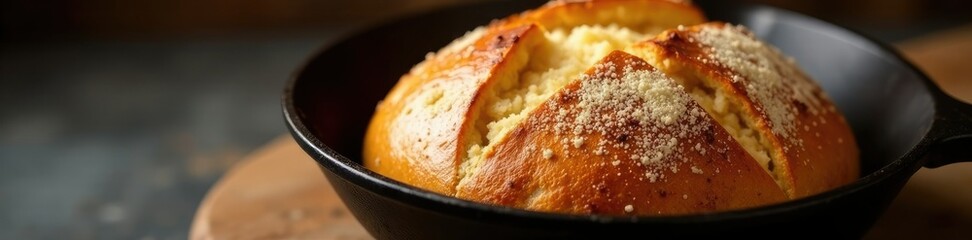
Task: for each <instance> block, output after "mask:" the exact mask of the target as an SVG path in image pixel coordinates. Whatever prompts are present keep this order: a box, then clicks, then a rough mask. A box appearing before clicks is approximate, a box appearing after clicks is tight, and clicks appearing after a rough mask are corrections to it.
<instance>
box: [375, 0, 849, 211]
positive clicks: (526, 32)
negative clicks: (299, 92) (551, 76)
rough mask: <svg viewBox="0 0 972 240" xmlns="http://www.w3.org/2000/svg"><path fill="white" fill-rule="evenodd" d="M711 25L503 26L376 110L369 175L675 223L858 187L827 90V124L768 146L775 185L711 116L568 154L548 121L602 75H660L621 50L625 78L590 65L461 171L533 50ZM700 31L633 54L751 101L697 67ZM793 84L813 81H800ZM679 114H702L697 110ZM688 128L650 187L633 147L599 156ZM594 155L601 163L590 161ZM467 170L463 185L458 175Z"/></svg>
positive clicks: (625, 16)
mask: <svg viewBox="0 0 972 240" xmlns="http://www.w3.org/2000/svg"><path fill="white" fill-rule="evenodd" d="M704 21H705V19H704V17H703V16H702V14H701V12H700V11H698V10H697V9H695V8H694V7H693V6H691V5H690V4H686V3H681V2H680V1H664V0H601V1H554V2H551V3H549V4H547V5H544V6H542V7H540V8H538V9H536V10H532V11H528V12H524V13H521V14H518V15H515V16H511V17H509V18H506V19H503V20H499V21H494V22H493V23H491V24H490V25H489V26H487V27H484V28H482V29H479V30H477V31H474V32H472V33H470V34H467V36H466V37H464V38H463V39H460V40H457V41H456V42H453V44H451V45H450V46H447V47H446V48H444V49H442V50H440V51H439V52H438V53H436V54H434V55H430V56H428V57H427V59H426V60H425V61H423V62H422V63H420V64H418V65H416V66H415V67H414V68H413V69H412V70H411V71H410V72H409V73H408V74H406V75H404V76H403V77H402V78H401V79H400V81H399V82H398V84H396V85H395V86H394V87H393V89H392V90H391V91H390V93H389V94H388V96H387V97H386V98H385V99H384V100H383V101H382V102H381V103H379V104H378V106H377V107H376V110H375V114H374V116H373V118H372V121H371V123H370V125H369V127H368V131H367V133H366V136H365V144H364V155H363V157H364V159H363V163H364V165H365V166H366V167H367V168H369V169H371V170H373V171H375V172H378V173H380V174H382V175H384V176H387V177H390V178H392V179H395V180H398V181H401V182H404V183H407V184H410V185H414V186H417V187H420V188H423V189H427V190H430V191H434V192H437V193H441V194H444V195H449V196H456V197H459V198H463V199H468V200H473V201H479V202H485V203H490V204H497V205H504V206H513V207H518V208H524V209H531V210H537V211H548V212H563V213H581V214H637V215H659V214H660V215H671V214H688V213H704V212H713V211H721V210H727V209H740V208H747V207H754V206H760V205H765V204H770V203H775V202H780V201H785V200H787V199H792V198H796V197H802V196H807V195H810V194H813V193H818V192H821V191H824V190H827V189H831V188H834V187H836V186H839V185H841V184H845V183H847V182H850V181H852V180H853V179H854V178H856V177H857V161H856V159H857V150H856V144H855V142H854V138H853V136H852V135H851V134H850V129H849V127H848V126H847V124H846V123H845V122H844V120H843V118H842V117H841V116H840V114H839V113H837V112H836V111H835V110H834V108H833V106H832V104H831V103H830V102H829V100H827V99H826V98H825V97H824V96H823V94H822V93H821V92H820V90H819V88H818V87H817V88H816V89H815V90H814V93H815V95H814V97H815V100H817V101H818V102H817V103H818V104H817V105H814V106H813V109H815V110H819V109H823V110H825V111H815V112H814V114H810V113H808V112H807V111H801V112H800V113H799V114H796V116H795V120H794V126H795V128H796V129H797V130H798V131H796V132H795V133H794V134H792V135H787V136H786V137H782V136H777V135H773V137H772V138H770V140H771V142H772V144H773V146H774V147H775V148H778V149H786V150H785V151H781V152H782V153H783V156H782V157H780V159H782V160H781V161H779V162H780V163H781V166H779V167H781V168H782V169H783V170H778V171H781V172H784V174H782V175H781V176H777V178H778V179H776V180H774V177H773V176H771V175H770V174H768V173H767V171H766V170H764V167H763V166H761V165H760V164H759V163H758V162H757V160H754V158H753V157H752V156H750V154H749V153H747V152H746V150H744V149H743V148H744V147H742V146H741V145H740V144H739V143H737V142H736V141H734V140H733V137H732V136H731V134H730V133H728V132H727V131H726V129H724V128H723V127H720V126H719V123H717V122H716V121H715V120H714V119H712V118H711V117H708V116H702V117H697V118H692V119H686V118H678V120H676V121H675V122H676V123H675V125H667V124H662V123H657V122H655V123H644V122H642V123H640V124H634V125H631V124H629V125H631V126H627V128H624V131H625V134H620V135H619V134H618V129H621V128H618V129H615V130H614V131H606V132H601V133H597V132H595V133H583V134H580V135H577V136H575V137H582V138H583V139H585V141H586V143H587V144H576V145H573V144H567V145H565V144H563V142H564V137H563V135H561V134H559V133H558V132H557V131H553V130H551V129H550V126H551V125H552V124H554V123H552V122H551V120H550V119H554V118H561V119H563V118H568V119H576V118H578V116H577V115H576V114H573V113H571V114H564V113H563V112H564V111H566V112H568V113H570V111H569V110H571V109H576V108H578V106H580V105H579V104H580V103H578V102H577V101H578V100H577V98H576V97H577V96H581V95H583V93H581V87H582V86H583V84H585V83H588V84H597V83H600V82H603V81H607V80H604V79H603V78H597V77H595V76H598V75H603V74H614V75H612V76H618V75H625V74H628V73H629V72H628V71H631V70H643V71H649V72H654V71H655V69H654V68H653V67H652V66H651V65H649V64H646V63H645V61H644V60H642V59H641V58H638V57H636V56H633V55H631V54H628V53H624V52H620V51H615V52H612V53H611V54H609V55H608V56H606V57H604V58H603V59H602V60H601V62H600V63H599V65H603V64H613V65H614V66H616V67H617V68H614V69H603V68H597V67H595V66H591V67H590V68H589V69H588V71H586V72H585V73H584V76H582V77H581V78H580V79H578V80H576V81H572V82H570V83H569V84H567V86H565V87H563V88H561V89H559V90H557V92H556V94H554V97H551V98H549V99H547V100H546V101H545V103H544V104H541V105H540V106H538V107H537V108H535V109H533V110H532V111H530V112H529V113H528V115H526V117H525V118H524V120H522V122H520V123H519V124H517V125H516V126H515V127H513V128H512V130H510V131H509V132H508V133H507V134H506V135H503V136H502V137H501V138H499V139H498V140H495V141H494V142H492V143H490V144H491V146H490V148H488V149H484V150H483V153H482V159H481V160H480V161H479V162H477V164H476V165H475V166H473V167H470V169H471V170H470V169H465V168H464V166H463V164H464V161H466V157H467V154H468V152H467V150H468V149H467V147H468V146H469V144H470V142H473V141H475V139H479V138H483V136H478V135H476V134H485V133H480V132H477V131H476V130H475V129H474V128H476V126H474V125H476V122H477V119H479V118H480V117H481V116H479V115H480V114H481V113H482V112H483V110H482V109H483V108H485V107H486V106H483V105H485V103H484V102H486V101H487V100H486V99H485V98H487V96H484V95H486V94H485V92H488V91H490V90H491V89H494V88H496V86H494V85H496V84H497V82H499V79H503V78H508V77H510V75H511V74H517V71H520V69H522V68H523V65H525V64H528V63H527V62H528V61H527V60H526V59H528V58H529V57H530V56H529V55H530V54H531V53H533V52H532V51H531V50H532V49H533V48H535V46H537V45H538V44H541V43H542V42H544V41H545V40H544V38H545V37H544V36H545V35H544V34H545V32H546V31H547V30H548V29H555V28H569V27H572V26H578V25H607V24H618V25H621V26H624V27H627V28H632V29H640V31H642V32H658V31H660V30H662V29H671V28H675V27H676V26H680V25H681V24H685V25H695V24H698V23H702V22H704ZM679 29H682V28H681V27H679ZM698 31H699V28H698V27H690V28H687V29H682V30H677V31H676V30H672V31H667V32H665V33H663V34H662V35H660V37H658V38H656V39H654V40H651V41H645V42H641V43H639V45H637V46H635V48H639V49H640V50H647V51H646V52H648V53H650V55H651V56H642V55H638V56H641V57H649V58H653V59H651V60H649V61H648V63H657V62H658V61H661V60H668V61H671V62H673V63H674V64H673V65H677V67H680V68H685V69H693V70H695V71H698V72H701V73H703V75H707V76H710V77H711V78H712V79H717V80H718V82H720V83H721V84H722V87H723V88H724V89H727V90H728V91H729V92H730V93H731V94H733V95H735V96H737V97H740V98H744V99H749V98H748V97H747V94H746V88H745V82H743V83H739V82H734V81H733V76H735V75H738V74H736V73H734V72H733V71H732V69H729V68H727V67H725V66H722V65H719V64H716V63H714V62H702V61H701V60H700V59H702V58H701V57H700V56H707V55H710V53H709V52H707V51H708V50H707V48H706V47H705V46H702V45H700V44H699V43H698V41H695V40H690V39H693V37H694V35H693V34H695V33H696V32H698ZM640 50H639V51H640ZM636 55H637V54H636ZM624 67H629V68H628V69H624ZM659 67H660V70H662V71H663V72H669V73H671V71H673V70H672V69H670V67H671V66H659ZM783 67H794V66H783ZM797 72H799V71H798V70H797ZM797 78H799V80H800V81H810V80H809V79H808V78H807V77H806V76H805V75H803V74H802V73H799V76H797ZM611 81H615V80H611ZM813 86H814V87H816V86H815V85H813ZM681 94H684V92H683V93H681ZM571 96H574V97H571ZM638 104H639V105H638V106H641V105H648V104H647V103H644V102H641V103H638ZM793 104H794V105H793V106H794V107H795V106H796V105H799V103H797V102H794V103H793ZM744 106H745V107H744V108H745V109H746V110H747V111H748V112H749V113H751V114H753V115H757V116H759V119H761V120H760V123H761V124H762V125H759V124H757V125H758V126H757V127H758V128H760V129H762V131H764V132H766V131H770V130H767V129H769V128H770V127H771V126H770V124H771V123H770V119H769V118H768V117H767V114H766V113H765V112H762V109H765V107H764V106H761V105H760V102H758V101H754V100H749V101H748V102H746V103H745V104H744ZM679 107H682V108H685V109H688V111H690V112H691V111H694V112H701V110H699V109H701V107H700V106H699V105H698V104H697V103H695V102H694V101H691V100H689V101H688V104H685V105H681V106H679ZM803 109H804V110H806V106H804V107H803ZM612 114H613V113H612V112H601V113H600V114H596V115H595V117H603V118H615V117H618V116H616V114H614V115H612ZM703 115H704V114H703ZM561 125H563V124H561ZM576 125H581V124H580V123H578V122H568V124H566V125H565V126H560V127H576ZM681 125H691V126H698V127H696V128H695V129H694V131H691V133H690V134H688V135H687V136H679V137H675V138H676V140H677V141H678V143H679V144H676V145H673V146H672V148H671V149H667V150H666V151H670V154H667V155H664V156H662V158H660V159H662V160H658V159H655V160H652V161H667V162H674V163H676V164H671V165H666V166H665V169H664V171H663V172H664V175H665V176H664V179H663V180H660V181H655V180H651V181H649V180H648V178H649V176H652V174H655V175H657V174H658V173H659V172H651V169H650V168H651V166H648V165H649V164H648V163H649V162H651V161H646V160H641V162H643V163H645V164H641V163H639V161H618V159H617V158H618V157H619V156H620V157H631V156H632V155H636V154H635V153H633V152H631V150H630V149H628V147H626V145H624V146H622V145H611V144H607V145H596V144H593V143H597V142H608V143H619V142H624V141H625V139H628V138H634V139H652V137H653V136H654V137H657V136H661V135H666V134H667V135H666V136H672V133H673V132H674V131H675V129H673V128H672V126H681ZM804 129H809V130H804ZM770 132H772V131H770ZM621 135H624V136H623V137H622V136H621ZM676 135H677V134H676ZM771 135H772V134H771ZM793 139H796V140H793ZM835 139H839V141H835ZM794 142H799V145H794ZM818 149H823V150H818ZM592 152H597V153H598V154H594V155H591V154H582V153H592ZM666 153H669V152H666ZM642 157H644V156H642ZM848 159H853V160H854V161H848ZM629 160H630V159H629ZM463 169H465V170H466V171H467V172H468V173H467V174H468V175H463V173H462V172H463ZM646 171H648V172H646ZM720 172H721V174H720ZM781 179H782V180H781ZM781 182H782V183H781Z"/></svg>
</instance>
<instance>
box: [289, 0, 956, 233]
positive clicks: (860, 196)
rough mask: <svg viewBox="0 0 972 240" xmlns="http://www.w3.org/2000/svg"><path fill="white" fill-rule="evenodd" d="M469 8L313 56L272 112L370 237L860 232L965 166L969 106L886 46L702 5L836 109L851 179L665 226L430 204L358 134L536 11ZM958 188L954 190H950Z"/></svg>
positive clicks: (809, 24)
mask: <svg viewBox="0 0 972 240" xmlns="http://www.w3.org/2000/svg"><path fill="white" fill-rule="evenodd" d="M542 3H543V2H540V1H511V2H505V3H495V2H494V3H481V4H477V5H466V6H457V7H451V8H446V9H442V10H438V11H434V12H429V13H427V14H423V15H419V16H414V17H409V18H404V19H400V20H398V21H395V22H393V23H390V24H386V25H381V26H378V27H375V28H372V29H370V30H367V31H363V32H360V33H359V34H356V35H353V36H351V37H348V38H346V39H344V40H343V41H340V42H338V43H336V44H334V45H331V46H330V47H328V48H326V49H324V50H322V51H321V52H320V53H319V54H317V55H316V56H315V57H313V58H312V59H310V60H309V61H308V62H307V63H306V65H305V66H304V67H303V69H301V70H300V71H299V72H297V75H296V77H295V78H294V79H293V80H292V81H291V82H290V83H289V85H288V86H287V89H286V91H285V93H284V96H283V109H284V117H285V118H286V122H287V124H288V127H289V129H290V131H291V133H292V134H293V136H294V138H295V139H296V140H297V142H298V143H299V144H300V145H301V147H303V149H304V150H305V151H306V152H307V154H309V155H310V156H312V157H313V158H314V159H315V160H317V162H318V163H319V164H320V167H321V169H322V172H323V173H324V175H325V176H327V179H328V180H329V181H330V182H331V184H332V185H333V186H334V188H335V190H337V193H338V194H339V195H340V196H341V199H342V200H343V201H344V203H345V204H347V206H348V208H350V209H351V212H352V213H353V214H354V216H355V217H356V218H357V219H358V220H359V221H360V222H361V224H362V225H364V227H365V228H366V229H367V230H368V232H369V233H371V234H372V235H373V236H375V237H377V238H381V239H391V238H399V239H469V238H483V239H511V238H530V239H535V238H620V237H625V236H628V237H630V236H637V237H639V238H658V237H662V238H667V237H728V236H744V237H758V238H769V237H783V238H811V237H814V238H816V237H827V238H832V237H838V238H856V237H860V236H862V235H863V234H864V233H865V232H866V231H867V230H868V228H870V226H871V225H872V224H873V223H874V221H875V220H876V219H877V218H878V217H879V216H880V215H881V213H882V212H883V211H884V210H885V209H886V208H887V206H888V204H889V203H890V202H891V200H892V199H893V198H894V197H895V196H896V195H897V194H898V192H899V191H900V190H901V188H902V186H903V185H904V184H905V182H906V181H908V178H910V177H911V175H912V174H913V173H915V171H917V170H918V169H919V168H921V167H922V166H926V167H937V166H941V165H945V164H948V163H952V162H959V161H969V160H972V151H970V150H968V149H963V148H970V147H972V106H970V105H968V104H965V103H962V102H959V101H957V100H955V99H953V98H951V97H949V96H947V95H945V94H944V93H943V92H942V91H941V90H940V89H939V88H938V87H936V86H935V84H934V83H933V82H932V81H930V80H929V79H928V77H927V76H925V75H924V74H922V73H921V71H919V70H918V69H916V68H915V67H914V66H912V65H911V64H910V63H908V62H907V61H905V60H903V59H902V58H901V56H899V55H898V54H897V53H896V52H895V51H894V50H893V49H891V48H889V47H887V46H885V45H883V44H880V43H878V42H876V41H873V40H871V39H868V38H866V37H863V36H861V35H859V34H856V33H854V32H851V31H848V30H846V29H844V28H841V27H837V26H834V25H832V24H828V23H826V22H823V21H820V20H817V19H813V18H810V17H806V16H803V15H800V14H796V13H793V12H789V11H785V10H780V9H776V8H772V7H765V6H719V5H713V4H702V7H703V9H704V10H705V12H706V14H707V15H708V16H709V17H710V18H711V19H714V20H721V21H727V22H732V23H739V24H743V25H746V26H748V27H749V28H751V29H752V31H754V32H755V33H756V34H757V35H759V37H761V38H762V39H764V40H766V41H768V42H770V43H772V44H774V45H776V46H777V47H779V48H780V49H782V50H783V52H785V53H786V54H788V55H790V56H793V57H795V58H796V59H797V61H798V62H799V63H800V65H801V66H802V67H803V68H804V69H805V70H806V71H807V72H808V73H809V74H810V75H812V76H813V77H814V78H815V79H816V80H817V81H819V83H820V84H821V85H822V86H823V88H824V89H825V91H826V92H827V93H828V94H829V95H830V96H831V97H832V99H833V100H834V101H835V102H836V103H837V106H838V107H839V108H840V110H841V111H842V112H843V113H844V114H845V116H846V117H847V119H848V120H849V122H850V123H851V126H852V128H853V129H854V133H855V136H856V137H857V140H858V143H859V144H860V148H861V161H862V169H861V176H863V177H862V178H860V179H859V180H857V181H856V182H853V183H852V184H850V185H847V186H844V187H840V188H837V189H834V190H831V191H828V192H825V193H822V194H819V195H815V196H811V197H807V198H803V199H799V200H795V201H790V202H785V203H781V204H776V205H771V206H766V207H760V208H755V209H747V210H739V211H731V212H721V213H715V214H703V215H690V216H675V217H607V216H579V215H563V214H550V213H539V212H531V211H525V210H518V209H512V208H506V207H497V206H491V205H484V204H480V203H475V202H470V201H464V200H459V199H456V198H451V197H448V196H443V195H439V194H436V193H432V192H429V191H425V190H422V189H418V188H415V187H411V186H408V185H405V184H402V183H401V182H398V181H395V180H392V179H389V178H385V177H383V176H381V175H379V174H376V173H375V172H372V171H370V170H368V169H365V168H364V167H363V166H362V165H361V164H360V158H361V155H360V154H361V144H362V138H363V136H364V132H365V127H366V125H367V123H368V121H369V119H370V117H371V114H372V113H373V111H374V109H375V104H376V103H377V102H378V100H380V99H382V98H383V97H384V95H385V94H386V93H387V91H388V90H389V89H390V88H391V86H392V84H394V83H395V82H396V81H398V78H399V77H400V76H401V75H402V74H403V73H405V72H407V71H408V69H409V68H410V67H411V66H413V65H414V64H416V63H418V62H419V61H422V60H423V58H424V56H425V54H426V53H427V52H429V51H434V50H437V49H438V48H440V47H442V46H444V45H446V44H447V43H449V42H450V41H451V40H452V39H454V38H456V37H459V36H461V35H462V34H463V33H464V32H465V31H467V30H470V29H473V28H474V27H476V26H478V25H482V24H485V23H488V22H489V21H490V20H492V19H494V18H502V17H505V16H507V15H510V14H512V13H516V12H520V11H523V10H525V9H530V8H534V7H537V6H539V5H541V4H542ZM960 190H962V189H956V191H960Z"/></svg>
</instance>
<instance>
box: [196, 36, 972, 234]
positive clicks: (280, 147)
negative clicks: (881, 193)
mask: <svg viewBox="0 0 972 240" xmlns="http://www.w3.org/2000/svg"><path fill="white" fill-rule="evenodd" d="M897 47H898V48H899V49H901V50H902V52H904V53H905V55H906V56H907V57H908V58H909V59H911V60H912V61H913V62H914V63H916V64H917V65H918V66H919V67H920V68H922V69H923V70H925V71H926V73H927V74H928V75H930V76H931V77H932V78H933V79H935V80H936V81H938V83H939V85H941V86H942V87H943V88H945V89H946V92H948V93H949V94H951V95H953V96H956V97H958V98H960V99H963V100H965V101H966V102H972V79H970V78H972V77H969V74H968V73H967V72H968V71H969V70H970V68H972V25H968V26H964V27H961V28H958V29H954V30H950V31H946V32H941V33H937V34H933V35H929V36H927V37H923V38H920V39H916V40H912V41H909V42H906V43H901V44H898V45H897ZM190 237H191V238H192V239H371V237H370V236H369V235H368V233H367V232H365V230H364V228H362V227H361V225H359V224H358V223H357V222H356V221H355V220H354V217H353V216H351V214H350V213H349V212H348V210H347V209H346V208H345V207H344V205H343V204H342V203H341V200H340V199H339V198H338V196H337V195H336V193H335V192H334V190H332V189H331V186H330V185H329V183H328V182H327V180H326V179H325V178H324V176H323V175H322V174H321V173H320V170H319V169H318V167H317V165H316V163H315V162H314V161H313V160H312V159H311V158H310V157H308V156H307V155H306V154H304V152H303V151H302V150H301V149H300V148H299V147H298V146H297V144H296V143H295V142H294V141H293V140H292V139H291V138H290V137H289V136H281V137H279V138H277V139H276V140H274V141H273V142H271V143H269V144H267V145H266V146H264V147H262V148H260V149H259V150H257V151H255V152H254V153H252V154H251V155H249V156H248V157H247V158H246V159H245V160H243V161H241V162H239V163H237V164H236V165H235V166H234V167H233V168H232V169H231V170H230V171H229V172H228V173H227V174H226V175H224V176H223V178H222V179H221V180H220V181H219V182H218V183H217V184H216V185H215V186H214V187H213V188H212V189H210V190H209V193H208V194H207V196H206V198H205V199H204V200H203V202H202V204H200V206H199V209H198V211H197V212H196V216H195V219H194V221H193V225H192V231H191V233H190ZM865 238H866V239H915V238H921V239H972V163H960V164H952V165H948V166H945V167H941V168H937V169H921V170H920V171H918V173H917V174H915V176H914V177H912V178H911V181H909V182H908V184H907V185H906V186H905V188H904V189H903V190H902V191H901V194H900V195H899V196H898V198H896V199H895V201H894V202H893V203H892V204H891V207H890V208H889V209H888V211H887V212H886V213H885V215H884V216H883V217H882V218H881V219H880V220H879V221H878V222H877V224H876V225H875V226H874V228H873V229H872V230H871V232H870V233H868V235H867V236H866V237H865Z"/></svg>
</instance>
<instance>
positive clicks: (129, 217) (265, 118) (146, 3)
mask: <svg viewBox="0 0 972 240" xmlns="http://www.w3.org/2000/svg"><path fill="white" fill-rule="evenodd" d="M479 1H487V0H479ZM461 2H466V1H460V0H411V1H386V0H356V1H312V0H142V1H111V0H48V1H34V0H0V20H2V23H0V44H2V49H0V239H184V238H186V237H187V235H188V231H189V225H190V223H191V221H192V217H193V214H194V212H195V210H196V207H197V206H198V204H199V202H200V201H201V200H202V198H203V197H204V196H205V194H206V191H207V190H208V189H209V188H210V187H211V186H212V184H213V183H214V182H215V181H216V180H218V178H219V177H220V176H221V175H222V174H223V173H224V172H225V171H226V170H227V169H228V168H229V167H230V166H231V165H232V164H233V163H234V162H236V161H238V160H240V159H241V158H243V157H244V156H245V155H246V154H247V153H248V152H250V151H252V150H254V149H256V148H257V147H259V146H260V145H262V144H264V143H266V142H267V141H269V140H271V139H273V138H274V137H276V136H281V135H282V134H284V133H285V128H284V125H283V122H282V117H281V114H280V109H279V95H280V93H281V90H282V88H283V85H284V83H285V82H286V81H287V79H288V78H289V76H290V75H291V73H292V72H293V71H294V70H295V69H296V68H297V67H298V66H299V65H300V63H301V62H302V61H303V60H304V59H306V58H308V57H310V55H311V54H313V53H314V51H315V50H316V49H319V48H321V47H322V46H325V45H327V44H328V43H330V42H333V41H335V40H337V39H340V37H341V36H345V35H346V34H348V33H349V32H351V31H354V30H355V29H361V28H363V27H367V26H370V25H373V24H375V23H380V22H383V21H391V20H393V19H394V18H395V17H399V16H403V15H408V14H416V13H420V12H422V11H428V10H430V9H434V8H437V7H442V6H448V5H454V4H461ZM748 2H759V3H766V4H770V5H774V6H779V7H783V8H787V9H791V10H794V11H798V12H802V13H805V14H808V15H811V16H815V17H818V18H822V19H825V20H828V21H831V22H835V23H838V24H841V25H844V26H847V27H850V28H852V29H856V30H859V31H861V32H864V33H865V34H868V35H871V36H874V37H876V38H878V39H880V40H882V41H884V42H888V43H896V42H901V41H905V40H907V39H911V38H914V37H918V36H922V35H924V34H928V33H931V32H935V31H939V30H942V29H948V28H953V27H957V26H961V25H967V24H969V23H970V22H972V14H969V10H972V1H965V0H926V1H922V0H900V1H886V0H860V1H837V0H823V1H820V0H818V1H813V0H781V1H768V0H766V1H760V0H752V1H748ZM429 50H430V51H432V50H434V49H429Z"/></svg>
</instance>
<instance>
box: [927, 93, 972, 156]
mask: <svg viewBox="0 0 972 240" xmlns="http://www.w3.org/2000/svg"><path fill="white" fill-rule="evenodd" d="M940 96H941V97H939V98H938V99H937V100H938V101H937V102H938V104H936V106H935V108H936V110H937V111H936V116H935V123H934V125H933V126H932V129H931V131H932V132H931V134H933V135H932V136H934V138H932V139H934V142H933V144H932V147H931V152H930V154H928V159H927V161H926V162H925V167H929V168H936V167H941V166H944V165H948V164H952V163H958V162H972V105H970V104H968V103H965V102H962V101H960V100H958V99H955V98H952V97H950V96H948V95H945V94H941V95H940Z"/></svg>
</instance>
